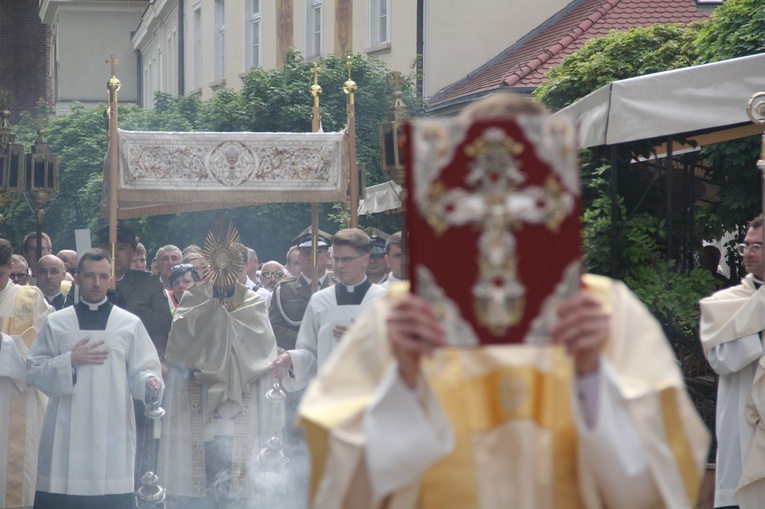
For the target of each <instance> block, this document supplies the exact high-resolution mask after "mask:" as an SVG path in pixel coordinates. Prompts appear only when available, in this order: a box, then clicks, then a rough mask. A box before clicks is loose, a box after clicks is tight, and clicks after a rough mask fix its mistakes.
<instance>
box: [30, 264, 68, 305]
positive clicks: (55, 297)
mask: <svg viewBox="0 0 765 509" xmlns="http://www.w3.org/2000/svg"><path fill="white" fill-rule="evenodd" d="M65 274H66V267H65V266H64V262H62V261H61V259H60V258H58V257H57V256H53V255H45V256H43V257H42V258H40V259H39V260H38V261H37V287H38V288H39V289H40V291H42V293H43V295H45V300H46V301H48V304H50V305H51V306H52V307H53V308H55V310H56V311H60V310H61V309H64V308H65V307H68V306H71V305H72V304H73V303H74V299H73V298H72V297H73V296H70V295H69V293H70V292H69V290H71V288H72V283H71V281H64V275H65Z"/></svg>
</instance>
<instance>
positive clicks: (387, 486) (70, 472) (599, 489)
mask: <svg viewBox="0 0 765 509" xmlns="http://www.w3.org/2000/svg"><path fill="white" fill-rule="evenodd" d="M518 113H521V114H532V115H544V112H543V111H541V110H540V107H539V106H538V105H535V104H533V103H531V102H529V101H520V100H518V99H517V98H512V99H508V98H507V96H504V97H498V98H496V97H492V98H489V99H485V100H482V101H479V102H478V103H476V108H472V107H470V108H468V109H467V110H466V115H467V116H466V118H467V119H468V120H471V119H473V118H478V119H491V118H494V117H496V116H504V115H509V114H518ZM759 221H760V222H759V223H758V222H756V221H755V222H753V223H752V224H751V226H750V229H749V233H748V234H747V238H746V239H745V242H744V244H743V247H742V253H743V254H744V255H745V263H746V266H747V270H748V271H749V272H750V276H751V277H750V276H748V277H747V279H745V280H744V282H743V283H742V285H741V287H735V288H732V289H729V290H724V291H723V292H720V294H716V295H715V296H713V297H712V298H711V299H710V300H709V301H704V302H702V313H703V317H702V324H701V334H702V342H703V345H704V348H705V351H706V352H707V356H708V358H709V359H710V362H711V363H712V365H713V367H715V369H717V370H718V372H720V374H721V375H722V376H721V392H720V394H722V395H725V394H728V395H733V396H731V398H732V399H730V401H728V402H727V403H726V405H725V406H724V408H723V407H721V408H723V410H721V411H722V412H723V414H724V415H722V416H721V418H720V420H718V436H719V434H720V433H721V432H722V433H730V435H729V436H728V437H727V438H726V440H720V449H719V455H720V459H719V460H718V491H719V493H718V495H719V500H718V501H719V503H720V504H723V505H717V506H716V507H723V506H734V505H735V504H736V503H737V502H738V503H741V500H746V501H752V500H757V501H759V500H762V498H763V497H762V495H760V493H758V490H759V481H761V480H762V479H765V468H760V467H761V465H763V464H765V462H763V461H762V459H761V457H754V459H752V457H753V456H754V455H752V454H748V452H750V451H755V452H757V451H762V448H761V447H760V445H761V443H762V440H763V436H765V435H761V431H762V429H761V428H760V426H759V424H758V422H759V421H758V420H757V418H756V416H757V415H758V413H757V409H759V406H760V405H761V403H760V402H759V400H758V399H757V398H755V399H754V401H753V400H752V394H754V391H751V390H750V388H752V387H756V386H758V385H761V384H762V383H764V382H763V381H765V376H762V373H765V367H763V366H760V364H759V362H760V361H761V360H762V359H763V358H765V357H764V356H763V355H762V353H763V347H762V342H761V341H762V340H761V338H760V336H759V334H760V331H761V330H762V329H763V328H765V324H764V323H761V322H762V317H763V316H765V313H761V312H760V311H763V310H762V309H761V307H762V306H761V302H762V299H761V297H759V291H760V290H759V285H760V284H761V283H760V281H762V270H763V269H762V266H763V233H762V231H763V227H762V222H761V219H760V220H759ZM214 231H215V229H214ZM97 235H98V237H99V239H98V240H99V245H100V247H101V248H100V249H94V250H89V251H87V252H84V253H75V252H73V251H60V252H59V253H58V254H57V255H56V256H53V251H52V245H51V242H50V238H49V237H48V236H47V235H42V237H41V239H42V244H41V250H40V251H41V253H40V256H38V255H37V253H38V250H37V236H35V235H34V234H30V235H27V237H26V238H25V239H24V242H23V245H22V246H21V253H22V256H17V255H14V254H13V248H12V246H11V244H10V243H9V242H8V241H6V240H3V239H0V328H1V330H0V332H2V343H0V408H3V409H6V411H4V412H0V433H2V434H3V443H4V445H0V464H5V465H6V468H5V469H0V490H2V491H0V506H2V507H25V506H34V507H35V508H40V509H48V508H57V509H60V508H64V509H68V508H72V509H75V508H77V509H90V508H103V507H113V508H115V509H121V508H125V509H127V508H128V507H133V505H134V503H135V502H134V496H135V495H134V491H135V490H138V492H139V493H141V489H143V488H145V487H146V486H147V485H148V486H150V485H151V484H152V483H154V482H157V481H158V483H159V484H160V485H161V486H163V487H164V488H165V489H166V494H167V504H168V506H169V507H171V508H172V507H175V508H178V509H180V508H183V509H186V508H190V509H207V508H216V509H217V508H249V507H261V506H267V507H285V508H286V507H290V508H292V507H304V506H308V505H309V500H310V506H311V507H316V508H321V509H328V508H337V509H339V508H341V507H342V508H346V509H355V508H359V509H361V508H364V509H367V508H373V509H377V508H383V507H397V508H407V509H412V508H430V507H454V508H473V507H492V508H493V507H507V508H523V509H527V508H539V509H542V508H545V509H546V508H558V507H571V508H579V507H585V508H588V509H590V508H592V509H595V508H611V509H613V508H619V509H632V508H634V509H648V508H655V507H667V508H672V509H675V508H678V509H686V508H687V509H691V508H693V507H695V503H696V499H697V495H698V493H699V486H700V481H701V476H702V468H703V464H704V460H705V459H706V452H707V446H708V442H709V436H708V431H707V430H706V428H705V426H704V425H703V423H702V421H701V419H700V418H699V416H698V413H697V412H696V410H695V409H694V408H693V405H692V403H691V401H690V398H689V397H688V394H687V392H686V390H685V387H684V383H683V377H682V374H681V372H680V370H679V368H678V364H677V360H676V357H675V355H674V353H673V351H672V349H671V347H670V346H669V344H668V342H667V340H666V337H665V335H664V333H663V330H662V327H661V325H660V323H659V322H658V321H657V320H656V319H655V318H654V317H653V316H652V315H651V314H650V313H649V312H648V310H647V309H646V308H645V307H644V306H643V305H642V304H641V303H640V302H639V300H638V299H637V298H636V297H635V296H634V295H633V294H632V293H631V292H630V291H629V290H628V289H627V287H626V286H625V285H624V284H623V283H620V282H618V281H614V280H611V279H608V278H605V277H601V276H594V275H588V274H584V275H582V276H581V288H580V289H579V291H578V292H577V293H576V294H575V295H572V296H569V297H567V298H565V299H561V302H560V304H559V305H558V307H557V314H556V319H557V323H555V325H554V326H553V327H552V329H550V330H549V336H550V344H545V345H525V344H524V345H507V344H501V345H490V346H482V347H479V348H469V349H466V348H456V347H450V346H449V345H448V344H447V337H448V334H449V333H452V332H453V331H446V330H445V327H446V325H445V324H446V323H447V322H446V321H445V315H443V314H439V313H438V312H437V310H436V309H435V308H434V307H433V305H431V304H430V303H428V302H426V301H425V300H424V299H422V298H420V297H418V296H416V295H412V294H410V293H409V291H408V286H407V284H406V282H404V280H406V276H405V272H404V271H405V268H404V267H403V263H402V255H403V254H404V253H403V246H402V241H403V239H402V235H401V233H400V232H399V233H394V234H391V235H387V234H385V233H383V232H379V231H370V232H364V231H362V230H360V229H356V228H349V229H344V230H340V231H338V232H337V233H335V234H334V235H329V234H327V233H325V232H322V231H315V232H314V231H312V230H311V229H310V228H307V229H306V230H304V231H303V232H301V233H300V234H298V235H297V236H296V237H295V238H294V239H293V242H292V244H293V246H292V247H291V248H290V249H289V251H288V252H287V253H286V256H285V260H284V263H281V262H279V261H276V260H271V261H267V262H265V263H262V264H261V263H260V260H259V259H258V256H257V253H256V251H255V250H254V249H252V248H248V247H246V246H244V245H242V244H241V243H240V242H238V241H230V242H229V241H226V242H223V241H222V240H220V238H218V237H216V234H213V232H211V235H212V237H210V236H208V240H210V238H213V239H216V238H218V240H214V241H213V244H214V246H213V247H214V249H211V248H209V246H208V245H207V244H206V248H205V250H204V251H203V250H202V249H200V248H199V247H198V246H195V245H190V246H187V247H185V248H183V249H180V248H179V247H177V246H174V245H165V246H162V247H160V248H159V249H158V250H157V252H156V257H153V259H150V258H151V256H150V255H149V254H147V253H148V251H147V249H146V247H145V246H143V245H142V244H140V243H139V242H138V241H137V240H138V239H137V238H136V234H135V232H133V231H132V230H131V229H130V228H128V227H127V226H125V225H122V224H121V225H119V226H118V228H117V238H116V243H115V244H114V245H111V244H110V243H109V242H108V232H107V230H106V229H104V230H100V231H99V232H97ZM216 242H218V243H217V244H216ZM112 249H113V253H114V254H113V255H111V254H110V253H111V252H112ZM205 253H208V254H207V255H206V254H205ZM210 253H211V254H210ZM112 256H113V259H112ZM112 267H113V268H114V273H115V277H114V280H112V279H111V277H110V276H111V272H110V270H111V268H112ZM758 268H759V269H758ZM758 270H759V271H758ZM724 292H732V293H724ZM734 350H735V351H734ZM285 390H286V394H285V392H284V391H285ZM725 397H726V398H727V397H728V396H725ZM734 397H735V398H734ZM160 405H161V406H162V407H164V415H163V411H160V410H159V409H158V407H159V406H160ZM297 420H299V421H300V424H301V426H302V427H303V429H304V430H305V442H307V443H308V445H309V447H310V448H311V452H312V460H311V465H312V471H311V482H310V483H309V482H308V481H307V479H305V477H307V473H306V474H301V475H303V477H304V479H302V480H300V479H297V478H295V477H292V478H290V483H291V484H292V485H293V486H297V487H298V488H299V489H298V490H297V491H293V492H291V493H289V494H284V493H281V494H276V498H274V499H267V498H266V495H268V494H269V493H268V492H269V490H270V489H272V488H273V486H274V483H275V482H276V478H275V477H273V476H268V475H261V474H268V473H276V472H279V471H280V469H285V468H286V470H289V469H290V468H294V465H295V462H292V464H291V463H290V462H289V461H288V459H289V458H290V457H293V458H294V457H297V456H298V455H299V452H300V450H301V444H302V443H303V440H304V438H303V435H302V434H301V433H300V432H299V431H298V430H297V429H296V428H295V427H294V426H293V424H292V423H293V422H294V421H297ZM285 423H286V424H285ZM733 428H735V429H736V430H737V433H733V432H730V430H731V429H733ZM150 470H151V471H155V472H156V479H155V478H152V477H151V476H147V475H144V474H145V473H146V472H148V471H150ZM293 472H295V470H293ZM309 485H310V486H309ZM742 486H743V487H744V491H743V492H742ZM309 491H310V492H309ZM739 496H741V498H739ZM279 497H281V498H279ZM287 498H289V500H287ZM296 501H297V505H295V502H296ZM757 503H759V502H747V503H746V504H744V503H741V507H744V508H746V509H749V508H750V507H757V505H756V504H757ZM752 504H754V505H752Z"/></svg>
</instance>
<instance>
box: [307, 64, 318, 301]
mask: <svg viewBox="0 0 765 509" xmlns="http://www.w3.org/2000/svg"><path fill="white" fill-rule="evenodd" d="M320 71H321V68H320V67H319V65H318V64H317V63H316V62H314V63H313V65H311V73H312V74H313V85H311V88H310V91H311V97H313V107H312V108H311V115H312V117H311V132H314V133H318V132H319V130H320V128H321V113H320V112H319V96H320V95H321V86H320V85H319V72H320ZM311 258H312V260H313V266H312V267H311V293H316V291H317V290H318V289H319V268H318V267H317V265H318V264H317V262H318V258H319V204H318V203H316V202H311Z"/></svg>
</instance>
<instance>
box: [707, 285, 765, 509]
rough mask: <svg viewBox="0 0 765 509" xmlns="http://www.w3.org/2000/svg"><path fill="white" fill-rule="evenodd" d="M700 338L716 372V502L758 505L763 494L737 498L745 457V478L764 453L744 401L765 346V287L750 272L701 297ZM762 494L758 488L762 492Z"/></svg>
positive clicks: (758, 469)
mask: <svg viewBox="0 0 765 509" xmlns="http://www.w3.org/2000/svg"><path fill="white" fill-rule="evenodd" d="M700 307H701V327H700V330H699V332H700V335H701V342H702V345H703V347H704V353H705V354H706V357H707V360H708V361H709V364H710V365H711V366H712V369H714V370H715V372H716V373H717V374H718V375H720V378H719V381H718V386H717V417H716V427H717V468H716V470H715V502H714V504H715V507H725V506H735V505H741V507H743V508H746V509H750V508H754V507H757V506H758V505H759V504H760V501H761V496H757V497H756V498H757V499H758V500H757V501H756V502H754V504H755V505H748V504H744V503H742V502H741V500H738V501H737V491H738V490H739V488H740V487H741V480H742V473H743V472H744V470H745V465H746V464H747V462H748V461H749V464H750V466H753V467H755V471H752V472H750V473H749V474H748V476H747V477H748V478H749V479H750V480H751V479H755V478H757V477H761V476H762V475H763V473H765V470H764V469H763V467H764V466H765V458H762V457H760V458H759V459H758V458H756V457H752V453H753V456H760V451H752V441H753V439H754V435H755V426H754V425H753V423H751V422H750V421H749V419H747V413H746V412H747V408H746V406H747V401H748V400H749V397H750V393H751V391H752V383H753V382H754V379H755V373H756V371H757V361H758V360H759V359H761V358H762V355H763V353H764V352H765V349H763V344H762V339H761V337H760V332H761V331H762V330H763V329H765V290H763V289H759V290H758V289H757V288H756V287H755V280H754V276H752V275H751V274H749V275H747V276H746V277H745V278H744V279H743V280H742V281H741V284H740V285H737V286H734V287H732V288H727V289H725V290H721V291H719V292H717V293H715V294H714V295H712V296H711V297H708V298H706V299H702V301H701V303H700ZM760 495H762V493H761V494H760Z"/></svg>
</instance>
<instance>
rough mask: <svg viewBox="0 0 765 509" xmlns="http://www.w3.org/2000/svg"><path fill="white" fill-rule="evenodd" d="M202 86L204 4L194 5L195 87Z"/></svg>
mask: <svg viewBox="0 0 765 509" xmlns="http://www.w3.org/2000/svg"><path fill="white" fill-rule="evenodd" d="M200 88H202V4H197V5H195V6H194V89H200Z"/></svg>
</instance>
